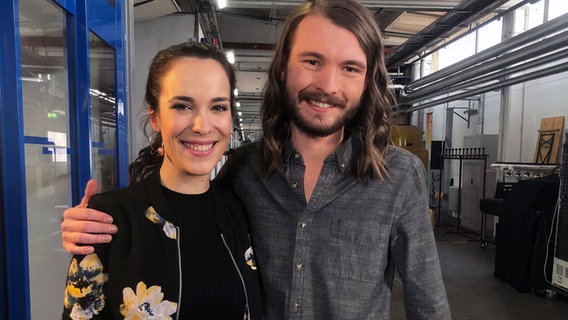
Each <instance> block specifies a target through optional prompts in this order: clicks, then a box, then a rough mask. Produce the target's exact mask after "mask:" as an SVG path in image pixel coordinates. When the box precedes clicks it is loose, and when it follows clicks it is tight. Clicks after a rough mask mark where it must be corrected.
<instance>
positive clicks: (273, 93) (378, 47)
mask: <svg viewBox="0 0 568 320" xmlns="http://www.w3.org/2000/svg"><path fill="white" fill-rule="evenodd" d="M309 15H320V16H323V17H326V18H327V19H330V20H331V21H332V22H333V23H334V24H335V25H337V26H339V27H342V28H345V29H347V30H349V31H350V32H351V33H353V35H354V36H355V37H356V38H357V40H358V41H359V44H360V45H361V47H362V48H363V51H364V52H365V55H366V57H367V76H366V79H365V89H364V91H363V95H362V96H361V99H360V106H359V110H358V112H357V115H356V116H355V117H354V118H353V120H352V121H351V122H350V123H348V124H347V125H346V126H345V136H346V137H347V136H349V135H350V136H352V137H353V138H354V139H356V140H358V142H359V143H360V145H361V146H362V149H361V151H360V152H359V153H357V154H355V166H354V168H353V169H354V174H355V175H356V176H357V177H358V178H360V179H365V178H369V177H377V178H380V179H385V178H386V177H387V176H388V173H387V168H386V163H385V156H386V153H387V149H388V144H389V139H390V124H389V111H390V108H391V105H392V103H393V102H394V97H393V95H392V93H391V91H390V89H389V88H388V84H389V83H390V78H389V75H388V72H387V69H386V67H385V62H384V51H383V44H382V39H381V36H380V30H379V27H378V26H377V24H376V22H375V20H374V17H373V15H372V14H371V12H369V10H367V9H366V8H364V7H363V6H362V5H361V4H359V3H358V2H356V1H355V0H327V1H326V0H310V1H307V2H306V3H304V4H302V5H301V6H299V7H298V8H296V9H295V10H294V11H293V12H292V13H291V14H290V16H288V18H287V20H286V23H285V25H284V29H283V31H282V35H281V37H280V41H279V42H278V46H277V47H276V52H275V56H274V59H273V61H272V64H271V65H270V69H269V74H268V81H267V84H266V86H265V87H264V93H263V95H264V99H263V101H262V104H261V107H260V115H261V119H262V129H263V139H262V140H261V142H260V143H261V146H260V171H261V173H263V174H264V175H266V176H268V175H269V174H270V173H271V172H273V171H274V170H275V169H276V168H278V167H279V166H280V165H281V164H282V151H283V148H284V145H285V144H286V142H287V141H288V140H289V139H290V117H289V114H288V110H287V106H286V101H287V92H286V83H285V80H284V79H283V78H284V77H282V74H283V73H284V72H285V71H286V66H287V64H288V60H289V58H290V51H291V49H292V45H293V41H294V34H295V32H296V29H297V27H298V25H299V24H300V22H301V21H302V20H303V19H304V18H305V17H306V16H309Z"/></svg>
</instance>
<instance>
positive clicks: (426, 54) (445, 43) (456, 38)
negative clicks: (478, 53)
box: [408, 0, 534, 64]
mask: <svg viewBox="0 0 568 320" xmlns="http://www.w3.org/2000/svg"><path fill="white" fill-rule="evenodd" d="M532 1H534V0H523V1H521V2H519V3H517V4H516V5H514V6H512V7H509V8H507V9H506V10H505V11H501V12H499V14H497V15H495V16H493V17H492V18H491V19H489V20H485V21H483V23H480V24H478V25H476V26H475V27H472V28H470V29H468V30H467V32H464V33H462V34H460V35H459V36H457V37H455V38H452V39H451V40H449V41H446V42H444V45H443V46H448V45H450V44H452V43H454V42H456V41H458V40H460V39H462V38H463V37H465V36H467V35H469V34H471V33H472V32H475V31H477V30H479V29H481V28H483V27H485V26H486V25H488V24H490V23H492V22H493V21H495V20H499V19H502V18H503V17H504V16H506V15H507V14H509V13H511V12H513V11H515V10H517V9H518V8H520V7H522V6H524V5H526V4H527V3H530V2H532ZM441 41H443V40H440V41H438V42H437V43H434V44H432V46H436V45H437V44H438V43H440V42H441ZM440 48H441V47H438V48H436V49H435V50H431V51H428V52H426V53H425V54H423V55H421V56H420V57H418V58H416V59H414V60H412V61H410V62H409V63H408V64H414V63H416V62H418V60H422V59H424V58H425V57H427V56H430V55H432V54H433V53H434V52H437V51H439V49H440Z"/></svg>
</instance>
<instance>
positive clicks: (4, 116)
mask: <svg viewBox="0 0 568 320" xmlns="http://www.w3.org/2000/svg"><path fill="white" fill-rule="evenodd" d="M45 1H50V0H45ZM52 2H53V3H55V4H57V5H59V6H60V7H61V8H62V9H63V10H65V11H66V12H67V16H68V18H67V26H68V27H67V32H68V43H67V46H68V48H69V60H70V61H68V65H69V82H70V83H69V88H70V92H71V93H72V96H70V98H71V100H70V101H71V102H70V103H71V104H72V105H71V106H70V117H69V118H70V121H71V123H70V133H71V137H72V139H71V147H70V150H68V153H69V154H70V155H71V157H70V159H71V175H72V186H73V187H72V199H73V203H77V202H79V199H80V197H81V196H82V192H83V191H82V190H83V187H84V185H85V184H86V182H87V180H88V179H89V178H90V177H91V149H90V148H91V137H90V108H89V101H90V97H89V78H90V76H89V31H92V32H94V33H95V34H97V35H98V36H99V37H100V38H101V39H103V40H104V41H106V42H107V43H108V44H109V45H110V46H111V47H112V48H114V49H115V51H116V86H117V91H116V92H117V97H116V101H117V119H116V120H117V136H118V137H117V138H118V141H117V146H118V150H117V152H118V155H117V158H118V173H117V174H118V184H119V186H125V185H126V184H127V170H126V169H127V165H128V154H127V153H128V148H127V145H126V143H127V116H126V90H125V89H126V72H127V70H126V55H125V53H126V49H125V43H126V40H125V21H124V17H125V16H126V14H125V10H126V7H125V3H124V1H113V2H114V7H113V6H112V5H111V4H110V2H109V0H52ZM0 29H1V30H2V33H1V34H0V37H1V40H2V41H1V42H0V67H1V68H0V170H1V172H0V187H1V189H0V190H1V193H0V319H9V320H16V319H18V320H21V319H31V312H30V309H31V306H30V298H29V297H30V284H29V265H28V242H27V236H28V235H27V232H28V230H27V209H26V185H25V158H24V154H25V153H24V139H25V137H24V134H23V132H24V129H23V102H22V85H21V62H20V37H19V21H18V0H3V1H2V10H0ZM69 205H72V204H69ZM61 288H63V284H61ZM61 296H62V298H63V291H61Z"/></svg>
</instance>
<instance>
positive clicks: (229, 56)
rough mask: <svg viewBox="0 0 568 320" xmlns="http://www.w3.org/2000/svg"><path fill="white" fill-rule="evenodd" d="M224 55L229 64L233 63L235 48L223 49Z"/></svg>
mask: <svg viewBox="0 0 568 320" xmlns="http://www.w3.org/2000/svg"><path fill="white" fill-rule="evenodd" d="M225 56H226V57H227V61H229V63H230V64H234V63H235V50H227V51H225Z"/></svg>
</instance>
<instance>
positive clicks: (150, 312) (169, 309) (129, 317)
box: [120, 281, 177, 320]
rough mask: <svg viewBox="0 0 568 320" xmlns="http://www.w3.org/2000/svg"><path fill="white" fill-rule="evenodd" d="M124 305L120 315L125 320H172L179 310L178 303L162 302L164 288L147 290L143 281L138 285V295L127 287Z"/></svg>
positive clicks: (123, 293)
mask: <svg viewBox="0 0 568 320" xmlns="http://www.w3.org/2000/svg"><path fill="white" fill-rule="evenodd" d="M122 297H123V300H124V303H123V304H121V305H120V313H121V314H122V315H123V316H124V319H125V320H139V319H148V320H171V319H172V318H171V317H170V315H172V314H174V313H175V312H176V310H177V303H175V302H171V301H167V300H165V301H162V299H164V294H163V293H162V287H160V286H151V287H150V288H148V289H146V284H145V283H144V282H142V281H140V282H138V285H136V293H134V291H133V290H132V289H131V288H129V287H127V288H124V289H123V290H122Z"/></svg>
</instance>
